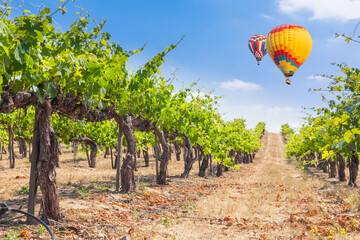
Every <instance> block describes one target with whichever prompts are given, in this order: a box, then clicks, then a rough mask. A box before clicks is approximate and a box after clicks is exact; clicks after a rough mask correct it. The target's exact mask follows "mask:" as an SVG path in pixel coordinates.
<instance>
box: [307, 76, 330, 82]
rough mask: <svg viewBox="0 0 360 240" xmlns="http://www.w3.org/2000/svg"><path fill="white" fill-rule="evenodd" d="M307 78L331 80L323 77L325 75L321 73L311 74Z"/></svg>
mask: <svg viewBox="0 0 360 240" xmlns="http://www.w3.org/2000/svg"><path fill="white" fill-rule="evenodd" d="M307 79H310V80H317V81H328V80H330V79H329V78H326V77H323V76H320V75H310V76H308V77H307Z"/></svg>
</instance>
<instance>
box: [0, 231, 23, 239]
mask: <svg viewBox="0 0 360 240" xmlns="http://www.w3.org/2000/svg"><path fill="white" fill-rule="evenodd" d="M17 239H22V238H21V232H20V231H15V230H12V231H9V232H8V233H7V234H6V235H5V237H4V238H3V240H17Z"/></svg>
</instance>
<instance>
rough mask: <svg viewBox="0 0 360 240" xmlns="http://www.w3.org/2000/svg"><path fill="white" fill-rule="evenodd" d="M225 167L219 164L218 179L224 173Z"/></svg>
mask: <svg viewBox="0 0 360 240" xmlns="http://www.w3.org/2000/svg"><path fill="white" fill-rule="evenodd" d="M224 167H225V166H224V165H222V164H221V163H218V164H217V171H216V176H217V177H221V176H222V175H223V173H224Z"/></svg>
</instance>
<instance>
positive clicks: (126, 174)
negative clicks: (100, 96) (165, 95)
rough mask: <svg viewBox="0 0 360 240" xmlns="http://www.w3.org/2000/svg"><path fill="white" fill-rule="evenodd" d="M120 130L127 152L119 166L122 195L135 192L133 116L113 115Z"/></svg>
mask: <svg viewBox="0 0 360 240" xmlns="http://www.w3.org/2000/svg"><path fill="white" fill-rule="evenodd" d="M114 118H115V120H116V122H117V124H118V125H119V127H120V129H122V131H123V133H124V136H125V139H126V144H127V151H126V155H125V157H124V159H123V164H122V166H121V191H122V192H124V193H128V192H134V191H135V187H136V185H135V165H136V138H135V131H134V127H133V124H132V118H133V116H132V115H131V114H127V115H121V116H119V115H115V116H114Z"/></svg>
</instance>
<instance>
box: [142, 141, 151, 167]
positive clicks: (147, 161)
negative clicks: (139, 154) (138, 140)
mask: <svg viewBox="0 0 360 240" xmlns="http://www.w3.org/2000/svg"><path fill="white" fill-rule="evenodd" d="M143 144H144V149H143V155H144V162H145V167H149V166H150V158H149V148H148V146H147V144H146V143H145V142H144V143H143Z"/></svg>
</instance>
